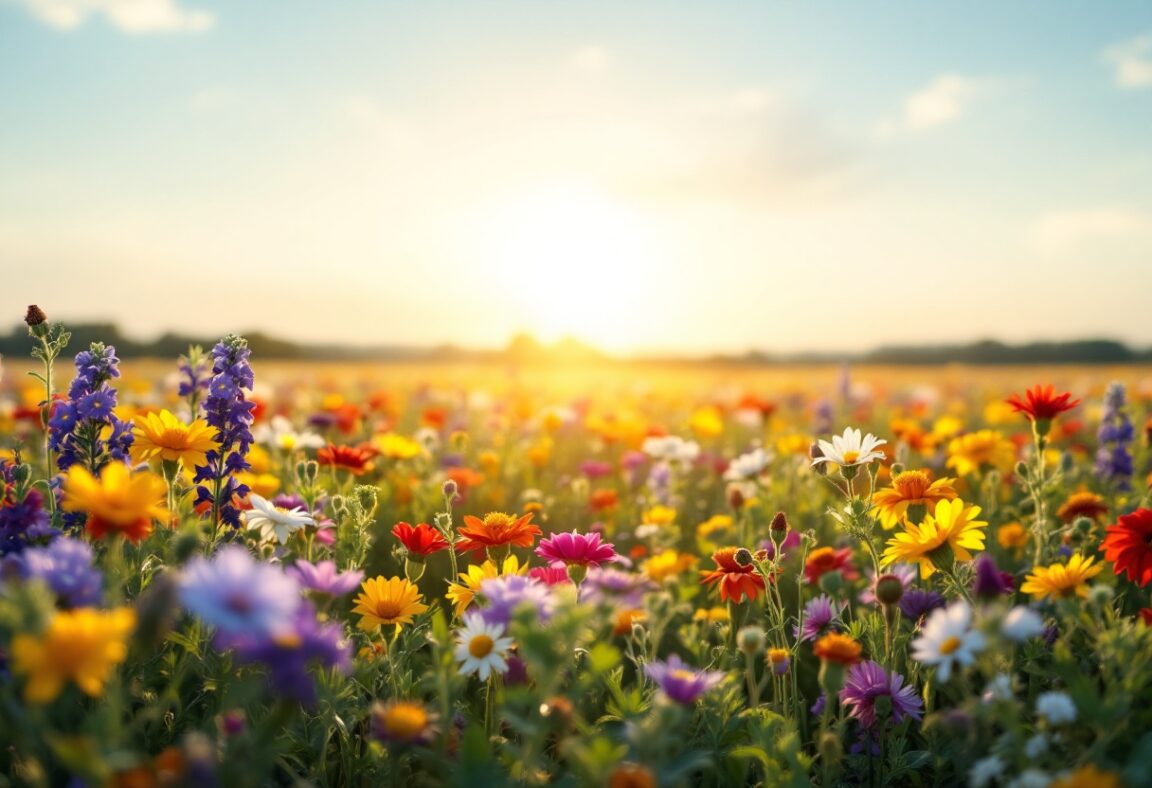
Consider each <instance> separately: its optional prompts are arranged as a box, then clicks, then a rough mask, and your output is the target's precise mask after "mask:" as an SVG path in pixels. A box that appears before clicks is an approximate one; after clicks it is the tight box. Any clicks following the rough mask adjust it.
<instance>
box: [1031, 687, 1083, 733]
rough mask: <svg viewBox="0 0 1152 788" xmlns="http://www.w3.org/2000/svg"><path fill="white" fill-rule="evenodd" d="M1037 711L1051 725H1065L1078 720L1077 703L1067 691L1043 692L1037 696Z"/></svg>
mask: <svg viewBox="0 0 1152 788" xmlns="http://www.w3.org/2000/svg"><path fill="white" fill-rule="evenodd" d="M1036 713H1037V714H1039V715H1041V716H1042V717H1044V718H1046V719H1047V720H1048V724H1050V725H1063V724H1064V723H1066V722H1074V721H1075V720H1076V704H1075V703H1073V702H1072V698H1070V697H1068V693H1066V692H1059V691H1055V692H1042V693H1040V695H1039V697H1037V698H1036Z"/></svg>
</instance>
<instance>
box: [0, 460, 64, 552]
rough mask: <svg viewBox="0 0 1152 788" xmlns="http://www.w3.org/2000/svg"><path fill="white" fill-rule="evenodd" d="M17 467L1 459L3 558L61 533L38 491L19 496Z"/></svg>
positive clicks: (0, 536)
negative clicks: (53, 525)
mask: <svg viewBox="0 0 1152 788" xmlns="http://www.w3.org/2000/svg"><path fill="white" fill-rule="evenodd" d="M16 473H17V471H16V467H15V466H13V465H11V464H10V463H8V462H7V461H6V460H0V556H4V555H9V554H11V553H18V552H20V551H21V550H23V549H24V548H26V547H29V546H31V545H34V544H38V543H41V542H46V541H48V540H50V539H52V538H53V537H55V536H56V535H57V534H58V533H59V531H57V530H56V529H55V528H53V527H52V525H51V521H50V519H49V516H48V512H47V511H45V509H44V498H43V496H42V495H41V494H40V491H39V490H36V489H29V490H28V491H27V492H25V493H24V494H23V495H20V492H19V487H20V485H18V484H17V482H16Z"/></svg>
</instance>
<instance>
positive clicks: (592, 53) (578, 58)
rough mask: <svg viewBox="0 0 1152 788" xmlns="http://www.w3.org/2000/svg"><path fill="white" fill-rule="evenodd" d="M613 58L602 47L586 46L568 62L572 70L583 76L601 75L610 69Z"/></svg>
mask: <svg viewBox="0 0 1152 788" xmlns="http://www.w3.org/2000/svg"><path fill="white" fill-rule="evenodd" d="M614 61H615V58H614V57H612V53H611V52H609V51H608V50H607V49H605V48H604V47H600V46H586V47H584V48H583V49H581V50H580V51H578V52H577V53H576V54H574V55H573V56H572V58H571V60H570V61H569V63H570V64H571V66H572V68H574V69H576V70H577V71H580V72H583V73H585V74H603V73H605V72H606V71H608V69H610V68H611V67H612V64H613V62H614Z"/></svg>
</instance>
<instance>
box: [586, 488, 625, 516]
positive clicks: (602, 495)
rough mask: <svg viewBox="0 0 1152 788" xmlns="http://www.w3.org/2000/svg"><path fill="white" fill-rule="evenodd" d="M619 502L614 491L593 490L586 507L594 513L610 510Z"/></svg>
mask: <svg viewBox="0 0 1152 788" xmlns="http://www.w3.org/2000/svg"><path fill="white" fill-rule="evenodd" d="M619 502H620V498H619V496H618V495H616V491H615V490H593V491H592V495H591V496H590V497H589V498H588V505H589V506H590V507H592V511H594V512H602V511H604V510H605V509H611V508H613V507H615V506H616V504H617V503H619Z"/></svg>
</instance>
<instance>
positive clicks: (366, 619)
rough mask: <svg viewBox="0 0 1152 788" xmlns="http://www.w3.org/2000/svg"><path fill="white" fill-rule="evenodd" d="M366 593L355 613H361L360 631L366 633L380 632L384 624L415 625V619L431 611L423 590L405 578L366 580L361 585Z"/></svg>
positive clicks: (358, 603) (360, 599) (359, 599)
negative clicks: (413, 619)
mask: <svg viewBox="0 0 1152 788" xmlns="http://www.w3.org/2000/svg"><path fill="white" fill-rule="evenodd" d="M361 589H362V590H363V593H361V594H360V596H358V597H356V607H354V608H352V612H353V613H359V614H360V616H361V618H360V628H361V629H363V630H364V631H366V632H372V631H374V630H376V629H379V628H380V627H381V626H382V625H384V624H395V625H396V626H398V627H399V626H403V625H404V624H411V623H412V617H413V616H418V615H420V614H421V613H423V612H424V611H425V610H427V609H428V606H427V605H425V604H424V603H423V601H422V600H423V597H422V596H421V595H420V589H419V588H417V587H416V586H415V585H414V584H413V583H411V582H409V581H408V580H407V579H405V578H403V577H392V578H389V579H387V580H385V579H384V577H383V576H380V577H375V578H371V579H369V580H365V581H364V584H363V585H362V586H361Z"/></svg>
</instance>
